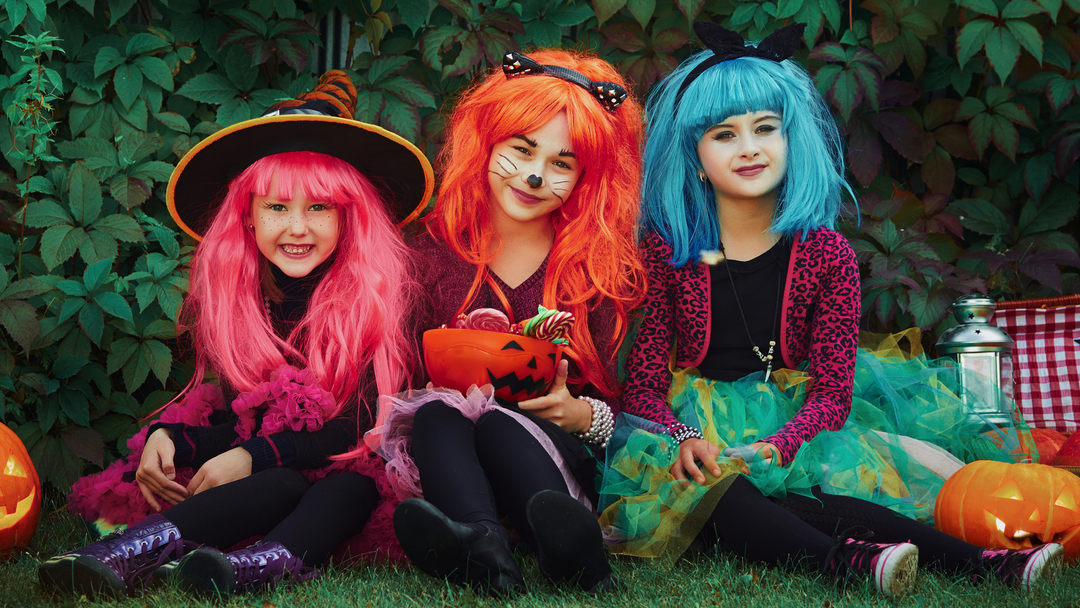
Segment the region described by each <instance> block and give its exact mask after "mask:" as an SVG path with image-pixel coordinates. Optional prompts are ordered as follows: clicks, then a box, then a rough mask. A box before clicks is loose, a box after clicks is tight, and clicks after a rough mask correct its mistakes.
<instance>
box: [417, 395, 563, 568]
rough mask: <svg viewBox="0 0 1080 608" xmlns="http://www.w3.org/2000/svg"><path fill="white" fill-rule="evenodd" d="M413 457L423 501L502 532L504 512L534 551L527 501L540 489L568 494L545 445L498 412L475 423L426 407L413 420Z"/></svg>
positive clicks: (440, 407)
mask: <svg viewBox="0 0 1080 608" xmlns="http://www.w3.org/2000/svg"><path fill="white" fill-rule="evenodd" d="M412 456H413V460H414V461H415V462H416V467H417V469H419V471H420V485H421V486H422V487H423V488H424V499H425V500H427V501H428V502H430V503H431V504H433V505H435V506H436V507H438V509H439V510H440V511H442V512H443V513H444V514H446V516H447V517H449V518H450V519H452V520H454V521H457V522H460V523H464V524H477V525H481V526H485V527H488V528H491V529H493V530H495V531H496V532H498V533H499V534H502V526H501V525H500V524H499V515H500V514H505V515H507V516H508V517H509V518H510V522H511V523H512V524H513V525H514V529H515V530H517V532H518V533H519V534H521V535H522V537H524V538H525V540H526V542H528V543H529V544H530V545H532V546H533V548H534V549H535V548H536V545H535V540H534V538H533V534H532V529H531V528H530V527H529V524H528V520H527V519H526V517H525V505H526V503H528V501H529V499H530V498H532V497H533V496H534V495H535V494H536V493H537V492H540V491H542V490H555V491H558V492H562V493H564V494H566V493H569V490H568V489H567V488H566V482H565V481H563V477H562V473H561V472H560V471H559V468H558V467H557V466H555V463H554V462H553V461H552V460H551V457H550V456H549V455H548V453H547V452H546V451H545V450H544V448H543V446H541V445H540V443H539V442H537V441H536V439H535V438H534V437H533V436H532V435H531V434H529V432H528V431H527V430H525V429H524V428H523V427H522V426H521V425H520V424H518V423H517V421H515V420H514V419H512V418H510V417H509V416H507V415H506V414H504V413H502V412H500V411H498V410H494V411H490V412H486V413H484V414H482V415H481V416H480V418H478V419H477V421H476V423H475V424H473V422H472V421H471V420H469V419H468V418H466V417H465V416H464V415H462V414H461V412H459V411H458V410H456V409H454V408H452V407H450V406H448V405H446V404H444V403H442V402H441V401H433V402H431V403H428V404H426V405H424V406H422V407H421V408H420V409H419V410H417V411H416V416H415V418H414V419H413V431H412Z"/></svg>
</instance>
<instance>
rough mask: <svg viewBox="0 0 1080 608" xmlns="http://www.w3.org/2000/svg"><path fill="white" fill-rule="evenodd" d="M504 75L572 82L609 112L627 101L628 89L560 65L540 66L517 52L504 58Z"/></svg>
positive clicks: (510, 53)
mask: <svg viewBox="0 0 1080 608" xmlns="http://www.w3.org/2000/svg"><path fill="white" fill-rule="evenodd" d="M502 68H503V74H505V75H506V79H507V80H510V79H511V78H515V77H517V76H527V75H530V74H531V75H534V76H541V75H543V76H553V77H555V78H562V79H563V80H565V81H567V82H572V83H574V84H576V85H578V86H579V87H581V88H583V89H585V90H586V91H588V92H589V95H592V96H593V97H595V98H596V100H597V101H599V102H600V105H601V106H603V108H604V109H605V110H607V111H608V112H614V111H615V109H616V108H618V107H619V106H620V105H622V102H623V101H625V100H626V89H624V88H622V87H621V86H619V85H617V84H615V83H613V82H593V81H592V80H589V79H588V78H586V77H585V75H584V74H582V73H580V72H575V71H574V70H571V69H570V68H564V67H562V66H558V65H540V64H539V63H537V62H536V61H534V60H533V59H530V58H529V57H526V56H525V55H522V54H521V53H519V52H517V51H510V52H509V53H507V54H506V55H504V56H503V64H502Z"/></svg>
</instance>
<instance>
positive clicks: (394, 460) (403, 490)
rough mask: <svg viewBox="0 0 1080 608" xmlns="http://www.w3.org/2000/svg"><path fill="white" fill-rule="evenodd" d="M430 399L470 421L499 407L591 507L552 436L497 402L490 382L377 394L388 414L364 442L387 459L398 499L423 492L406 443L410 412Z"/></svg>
mask: <svg viewBox="0 0 1080 608" xmlns="http://www.w3.org/2000/svg"><path fill="white" fill-rule="evenodd" d="M432 401H442V402H443V403H445V404H446V405H448V406H450V407H452V408H454V409H456V410H458V411H460V412H461V413H462V414H463V415H464V416H465V417H466V418H468V419H469V420H472V421H473V422H476V420H477V419H478V418H479V417H480V416H481V414H484V413H485V412H489V411H492V410H498V411H500V412H502V413H503V414H506V415H507V416H509V417H510V418H512V419H514V420H515V421H517V423H518V424H520V425H521V426H522V427H524V428H525V430H527V431H528V432H529V434H530V435H532V436H533V438H534V439H536V441H537V442H539V443H540V445H541V446H542V447H543V448H544V451H545V452H547V454H548V456H550V457H551V460H552V461H553V462H554V463H555V465H556V466H557V467H559V471H560V472H561V473H562V476H563V481H565V482H566V487H567V488H568V489H569V490H570V495H571V496H573V497H574V498H575V499H576V500H578V501H579V502H581V503H582V504H584V505H585V506H586V507H588V508H589V509H593V508H594V507H593V504H592V501H590V500H589V498H588V497H587V496H586V495H585V492H584V491H583V490H582V488H581V484H580V483H578V480H577V478H575V477H574V475H573V474H572V473H571V472H570V468H569V467H568V466H567V465H566V459H565V458H563V456H562V454H561V453H560V452H559V450H558V448H556V447H555V444H554V443H553V442H552V441H551V438H550V437H548V436H547V434H546V433H544V431H543V430H542V429H541V428H540V427H539V426H537V425H536V423H534V422H533V421H532V420H530V419H529V418H528V417H527V416H524V415H522V414H520V413H518V412H515V411H513V410H509V409H506V408H504V407H502V406H500V405H499V404H498V403H497V402H496V401H495V398H494V396H493V395H492V389H491V386H490V385H487V386H484V387H483V388H477V387H476V386H475V385H473V386H472V387H470V388H469V390H468V392H467V393H466V394H464V395H462V394H461V392H460V391H456V390H454V389H449V388H434V389H425V390H417V391H406V392H404V393H398V394H397V395H383V396H381V397H379V411H380V412H387V411H388V412H389V414H387V415H386V417H385V422H384V423H383V425H382V426H379V427H376V428H374V429H372V430H370V431H368V436H367V444H368V445H372V444H374V445H377V446H378V452H379V454H381V455H382V457H383V458H384V459H385V460H386V471H387V473H388V478H389V485H390V487H391V488H392V490H393V492H394V494H393V495H394V496H395V497H396V499H397V501H398V502H400V501H402V500H404V499H406V498H420V497H422V496H423V489H422V488H421V487H420V475H419V472H418V471H417V469H416V463H414V462H413V459H412V456H411V455H410V453H409V446H410V444H411V443H412V429H413V416H415V415H416V411H417V410H418V409H420V407H421V406H422V405H424V404H426V403H431V402H432ZM384 496H385V495H384Z"/></svg>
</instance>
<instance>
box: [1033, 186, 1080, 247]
mask: <svg viewBox="0 0 1080 608" xmlns="http://www.w3.org/2000/svg"><path fill="white" fill-rule="evenodd" d="M1078 210H1080V199H1078V198H1077V197H1076V192H1075V191H1074V190H1072V189H1071V187H1069V186H1066V185H1063V184H1062V185H1055V186H1054V189H1053V190H1051V192H1050V193H1048V194H1047V196H1045V197H1044V198H1043V200H1042V202H1041V203H1039V204H1038V205H1032V204H1031V203H1028V204H1027V205H1024V208H1023V209H1022V210H1021V211H1020V224H1019V226H1020V234H1021V235H1032V234H1037V233H1040V232H1046V231H1048V230H1055V229H1057V228H1061V227H1062V226H1065V225H1066V224H1068V223H1069V221H1071V220H1072V218H1074V217H1076V214H1077V211H1078Z"/></svg>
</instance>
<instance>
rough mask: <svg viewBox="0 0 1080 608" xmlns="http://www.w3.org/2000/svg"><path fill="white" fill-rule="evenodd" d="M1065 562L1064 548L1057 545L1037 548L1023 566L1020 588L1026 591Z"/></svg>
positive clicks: (1050, 544)
mask: <svg viewBox="0 0 1080 608" xmlns="http://www.w3.org/2000/svg"><path fill="white" fill-rule="evenodd" d="M1064 561H1065V548H1064V547H1062V546H1061V545H1059V544H1057V543H1049V544H1046V545H1043V546H1041V547H1039V550H1038V551H1036V552H1035V553H1034V554H1032V555H1031V557H1029V558H1028V561H1027V563H1026V564H1024V573H1023V576H1022V577H1021V578H1020V588H1021V589H1023V590H1024V591H1027V590H1028V589H1029V588H1030V587H1031V585H1033V584H1035V581H1037V580H1039V579H1040V578H1043V577H1045V576H1047V575H1049V574H1053V572H1055V571H1057V570H1058V569H1059V568H1060V567H1061V564H1062V563H1063V562H1064Z"/></svg>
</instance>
